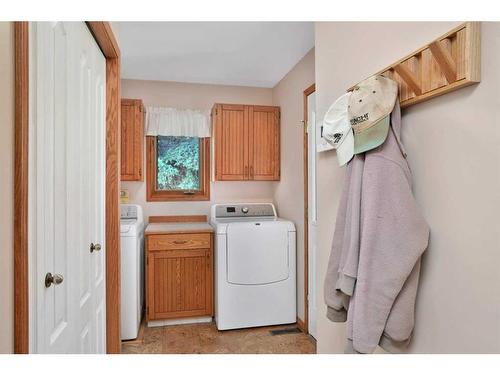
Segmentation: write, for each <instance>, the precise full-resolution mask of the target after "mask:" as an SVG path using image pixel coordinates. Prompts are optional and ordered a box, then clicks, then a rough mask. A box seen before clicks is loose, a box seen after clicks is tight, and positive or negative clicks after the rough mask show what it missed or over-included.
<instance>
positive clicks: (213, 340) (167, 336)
mask: <svg viewBox="0 0 500 375" xmlns="http://www.w3.org/2000/svg"><path fill="white" fill-rule="evenodd" d="M295 327H296V326H295V325H287V326H275V327H259V328H247V329H238V330H231V331H223V332H221V331H218V330H217V328H216V326H215V323H202V324H185V325H177V326H167V327H154V328H148V327H144V326H143V327H141V332H140V333H139V337H138V339H137V340H134V341H125V342H123V343H122V353H124V354H154V353H158V354H161V353H162V354H218V353H221V354H222V353H225V354H261V353H262V354H313V353H315V352H316V343H315V341H314V339H313V338H312V337H311V336H309V335H306V334H304V333H302V332H298V333H287V334H282V335H271V333H270V331H271V330H275V329H285V328H295Z"/></svg>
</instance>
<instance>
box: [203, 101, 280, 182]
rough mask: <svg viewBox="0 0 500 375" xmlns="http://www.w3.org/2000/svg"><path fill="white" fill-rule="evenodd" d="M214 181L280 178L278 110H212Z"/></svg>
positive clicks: (235, 107)
mask: <svg viewBox="0 0 500 375" xmlns="http://www.w3.org/2000/svg"><path fill="white" fill-rule="evenodd" d="M212 121H213V127H212V129H213V132H214V134H213V136H214V144H215V147H214V152H215V179H216V180H217V181H247V180H260V181H277V180H279V179H280V137H279V135H280V109H279V107H271V106H256V105H235V104H216V105H215V106H214V107H213V109H212Z"/></svg>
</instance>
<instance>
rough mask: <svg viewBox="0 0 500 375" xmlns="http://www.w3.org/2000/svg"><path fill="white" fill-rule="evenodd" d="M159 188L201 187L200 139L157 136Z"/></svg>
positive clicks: (194, 188) (182, 188)
mask: <svg viewBox="0 0 500 375" xmlns="http://www.w3.org/2000/svg"><path fill="white" fill-rule="evenodd" d="M156 139H157V142H156V157H157V163H156V165H157V173H156V176H157V181H156V184H157V189H159V190H199V189H200V141H199V138H196V137H163V136H158V137H156Z"/></svg>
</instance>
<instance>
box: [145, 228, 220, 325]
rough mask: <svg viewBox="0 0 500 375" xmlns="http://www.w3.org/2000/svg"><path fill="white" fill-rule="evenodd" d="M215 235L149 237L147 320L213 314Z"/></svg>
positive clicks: (147, 243) (147, 245) (147, 254)
mask: <svg viewBox="0 0 500 375" xmlns="http://www.w3.org/2000/svg"><path fill="white" fill-rule="evenodd" d="M212 243H213V235H212V234H211V233H192V234H175V233H174V234H156V235H151V236H146V264H147V270H146V274H147V280H146V299H147V301H146V312H147V319H148V321H149V320H159V319H170V318H186V317H196V316H212V315H213V254H212V253H213V246H212Z"/></svg>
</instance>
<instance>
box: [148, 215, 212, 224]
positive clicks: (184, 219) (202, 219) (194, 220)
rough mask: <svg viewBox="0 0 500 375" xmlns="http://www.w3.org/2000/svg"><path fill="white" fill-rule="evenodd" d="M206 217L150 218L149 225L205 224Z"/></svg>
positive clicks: (172, 216)
mask: <svg viewBox="0 0 500 375" xmlns="http://www.w3.org/2000/svg"><path fill="white" fill-rule="evenodd" d="M206 222H207V215H180V216H178V215H171V216H150V217H149V223H150V224H151V223H206Z"/></svg>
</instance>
